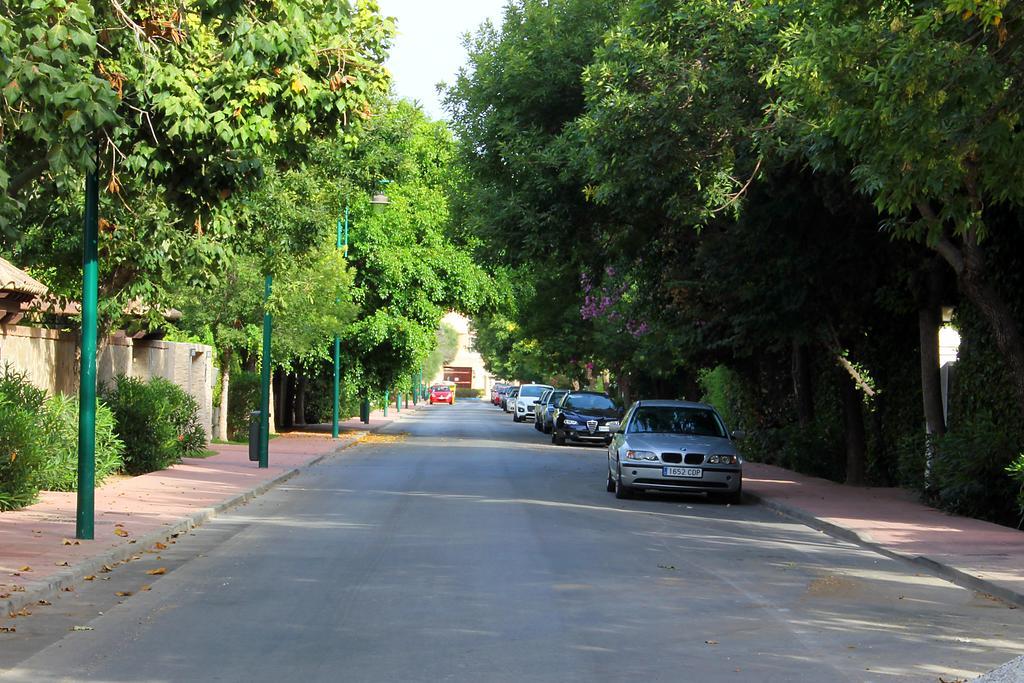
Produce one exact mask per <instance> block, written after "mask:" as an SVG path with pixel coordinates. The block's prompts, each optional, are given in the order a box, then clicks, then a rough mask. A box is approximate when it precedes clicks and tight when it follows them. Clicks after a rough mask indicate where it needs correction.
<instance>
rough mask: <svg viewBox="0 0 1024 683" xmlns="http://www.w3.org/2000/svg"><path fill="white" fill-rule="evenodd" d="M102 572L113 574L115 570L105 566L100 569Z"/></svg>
mask: <svg viewBox="0 0 1024 683" xmlns="http://www.w3.org/2000/svg"><path fill="white" fill-rule="evenodd" d="M100 571H101V572H112V571H114V568H113V567H111V566H110V565H109V564H105V565H103V566H102V567H100Z"/></svg>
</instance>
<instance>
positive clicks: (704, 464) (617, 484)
mask: <svg viewBox="0 0 1024 683" xmlns="http://www.w3.org/2000/svg"><path fill="white" fill-rule="evenodd" d="M607 487H608V491H609V492H614V493H615V497H616V498H629V497H631V496H632V495H633V493H634V492H637V491H642V490H652V491H676V492H680V493H707V494H708V495H709V497H714V498H721V499H723V500H725V501H727V502H731V503H739V502H740V500H741V499H742V495H743V458H742V457H740V454H739V451H737V450H736V445H735V444H734V443H733V437H732V436H731V435H730V434H729V432H728V431H727V430H726V428H725V423H724V422H723V421H722V418H721V416H720V415H719V414H718V412H717V411H716V410H715V409H714V408H712V407H711V406H709V405H707V404H704V403H691V402H689V401H637V402H636V403H634V404H633V405H632V406H631V407H630V409H629V412H627V413H626V416H625V417H624V418H623V419H622V423H621V426H620V427H619V430H618V431H617V432H616V433H615V435H614V436H613V438H612V442H611V444H609V446H608V483H607Z"/></svg>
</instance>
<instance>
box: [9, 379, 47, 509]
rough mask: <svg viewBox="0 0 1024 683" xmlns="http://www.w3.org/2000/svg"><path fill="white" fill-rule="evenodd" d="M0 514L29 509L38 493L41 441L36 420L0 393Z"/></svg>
mask: <svg viewBox="0 0 1024 683" xmlns="http://www.w3.org/2000/svg"><path fill="white" fill-rule="evenodd" d="M0 414H2V415H3V419H2V420H0V510H14V509H17V508H20V507H24V506H26V505H29V504H30V503H32V502H33V501H34V500H35V499H36V495H37V494H38V493H39V484H38V480H37V471H38V468H39V463H40V460H41V459H42V449H41V446H42V439H41V435H40V433H39V430H38V428H37V426H36V421H35V416H34V415H33V414H32V413H31V412H29V411H28V410H25V408H23V407H21V406H20V405H18V404H17V403H15V402H14V401H13V400H11V398H10V397H8V396H6V395H4V394H3V393H0Z"/></svg>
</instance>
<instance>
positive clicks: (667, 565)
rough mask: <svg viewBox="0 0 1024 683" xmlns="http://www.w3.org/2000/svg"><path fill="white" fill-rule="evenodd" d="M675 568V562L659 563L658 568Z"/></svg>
mask: <svg viewBox="0 0 1024 683" xmlns="http://www.w3.org/2000/svg"><path fill="white" fill-rule="evenodd" d="M675 568H676V566H675V565H674V564H659V565H658V569H675Z"/></svg>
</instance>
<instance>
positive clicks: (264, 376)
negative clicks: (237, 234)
mask: <svg viewBox="0 0 1024 683" xmlns="http://www.w3.org/2000/svg"><path fill="white" fill-rule="evenodd" d="M273 284H274V276H273V275H271V274H269V273H268V274H267V275H266V276H265V279H264V281H263V360H262V361H261V364H260V365H261V367H260V448H259V460H260V468H267V467H270V363H271V355H270V336H271V332H272V330H273V324H274V321H273V317H272V316H271V314H270V291H271V288H272V287H273Z"/></svg>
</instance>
